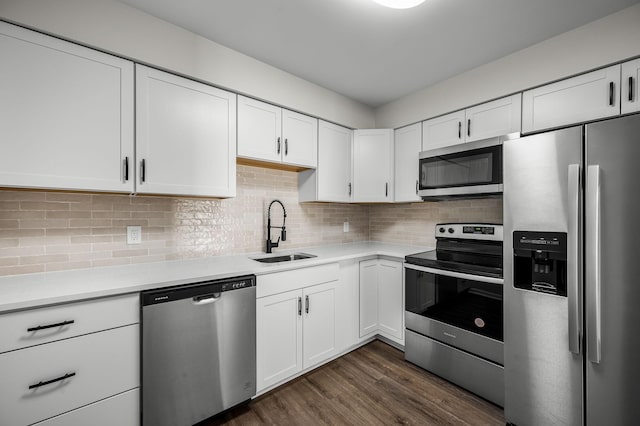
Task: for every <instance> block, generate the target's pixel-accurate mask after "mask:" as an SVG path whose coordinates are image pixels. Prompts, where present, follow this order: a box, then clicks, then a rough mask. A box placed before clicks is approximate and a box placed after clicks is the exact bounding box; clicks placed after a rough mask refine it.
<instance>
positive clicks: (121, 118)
mask: <svg viewBox="0 0 640 426" xmlns="http://www.w3.org/2000/svg"><path fill="white" fill-rule="evenodd" d="M0 56H1V57H2V60H1V61H0V75H2V79H0V93H2V96H0V139H2V141H4V142H3V144H2V146H3V152H2V155H0V186H3V187H26V188H44V189H66V190H90V191H109V192H125V193H131V192H133V189H134V184H133V182H134V181H133V177H132V176H133V173H132V167H133V143H134V142H133V137H134V123H133V117H134V115H133V109H134V100H133V96H134V89H133V87H134V74H133V63H132V62H131V61H127V60H124V59H121V58H118V57H115V56H111V55H108V54H105V53H102V52H98V51H95V50H92V49H88V48H85V47H82V46H79V45H76V44H73V43H68V42H65V41H62V40H59V39H57V38H53V37H49V36H46V35H43V34H40V33H37V32H34V31H30V30H26V29H24V28H20V27H17V26H14V25H10V24H7V23H3V22H0Z"/></svg>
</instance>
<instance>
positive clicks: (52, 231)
mask: <svg viewBox="0 0 640 426" xmlns="http://www.w3.org/2000/svg"><path fill="white" fill-rule="evenodd" d="M45 235H46V236H47V237H57V236H72V235H73V236H79V235H91V228H47V229H46V230H45Z"/></svg>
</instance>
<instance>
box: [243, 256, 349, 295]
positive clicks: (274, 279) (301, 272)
mask: <svg viewBox="0 0 640 426" xmlns="http://www.w3.org/2000/svg"><path fill="white" fill-rule="evenodd" d="M338 277H339V269H338V264H337V263H330V264H328V265H320V266H311V267H309V268H301V269H294V270H292V271H285V272H276V273H273V274H266V275H259V276H258V277H257V279H256V283H257V284H256V297H265V296H270V295H272V294H277V293H284V292H285V291H291V290H297V289H300V288H303V287H307V286H310V285H316V284H322V283H328V282H330V281H336V280H337V279H338Z"/></svg>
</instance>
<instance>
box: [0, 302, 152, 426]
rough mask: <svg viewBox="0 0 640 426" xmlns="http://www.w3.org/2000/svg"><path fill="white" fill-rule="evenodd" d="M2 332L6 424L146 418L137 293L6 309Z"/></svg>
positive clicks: (0, 403)
mask: <svg viewBox="0 0 640 426" xmlns="http://www.w3.org/2000/svg"><path fill="white" fill-rule="evenodd" d="M0 335H1V336H3V338H4V337H6V339H3V342H2V345H0V377H1V378H2V380H0V425H12V426H13V425H15V426H22V425H30V424H34V423H38V422H42V424H46V425H48V426H51V425H71V426H75V425H86V424H92V425H107V424H117V425H137V424H139V421H140V410H139V402H138V401H139V396H138V392H137V389H138V388H139V386H140V338H139V337H140V325H139V302H138V295H137V294H133V295H124V296H116V297H110V298H104V299H95V300H90V301H81V302H75V303H68V304H62V305H56V306H51V307H44V308H36V309H29V310H24V311H17V312H10V313H5V314H0ZM134 390H135V392H131V391H134Z"/></svg>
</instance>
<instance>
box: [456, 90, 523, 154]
mask: <svg viewBox="0 0 640 426" xmlns="http://www.w3.org/2000/svg"><path fill="white" fill-rule="evenodd" d="M521 99H522V96H521V95H520V93H517V94H515V95H512V96H507V97H506V98H502V99H497V100H495V101H491V102H487V103H484V104H482V105H477V106H474V107H472V108H467V109H466V110H465V117H466V119H467V123H466V124H467V130H466V132H465V141H466V142H471V141H476V140H480V139H486V138H492V137H495V136H502V135H507V134H509V133H515V132H518V133H519V132H520V119H521V115H522V114H521V107H520V106H521V103H522V101H521Z"/></svg>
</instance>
